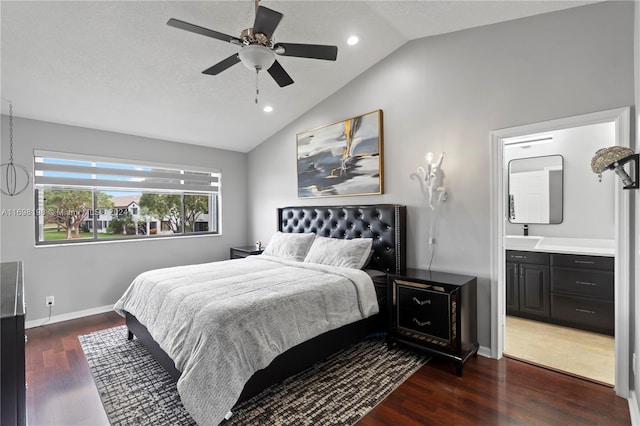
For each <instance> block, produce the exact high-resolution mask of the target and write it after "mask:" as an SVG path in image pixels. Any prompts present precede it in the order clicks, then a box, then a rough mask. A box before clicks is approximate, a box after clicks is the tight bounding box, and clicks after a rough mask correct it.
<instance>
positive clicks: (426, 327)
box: [398, 309, 451, 342]
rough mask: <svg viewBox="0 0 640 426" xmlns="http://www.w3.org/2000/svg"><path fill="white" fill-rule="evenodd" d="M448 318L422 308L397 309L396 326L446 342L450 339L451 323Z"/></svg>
mask: <svg viewBox="0 0 640 426" xmlns="http://www.w3.org/2000/svg"><path fill="white" fill-rule="evenodd" d="M448 318H449V317H446V318H443V317H442V316H441V315H438V314H434V313H432V312H428V311H427V310H424V309H422V310H415V309H404V310H398V328H401V329H402V328H404V329H406V330H408V331H411V332H414V333H419V334H424V335H426V336H429V337H433V338H435V339H439V340H443V341H445V342H448V341H450V340H451V323H450V321H448Z"/></svg>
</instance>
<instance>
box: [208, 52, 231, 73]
mask: <svg viewBox="0 0 640 426" xmlns="http://www.w3.org/2000/svg"><path fill="white" fill-rule="evenodd" d="M238 62H240V57H239V56H238V54H237V53H234V54H233V55H231V56H229V57H228V58H227V59H225V60H222V61H220V62H218V63H217V64H215V65H214V66H212V67H209V68H207V69H206V70H204V71H202V74H208V75H218V74H220V73H221V72H222V71H224V70H226V69H227V68H230V67H232V66H234V65H235V64H237V63H238Z"/></svg>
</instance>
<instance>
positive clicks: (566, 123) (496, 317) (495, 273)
mask: <svg viewBox="0 0 640 426" xmlns="http://www.w3.org/2000/svg"><path fill="white" fill-rule="evenodd" d="M609 122H613V123H614V124H615V144H616V145H619V146H623V147H627V148H630V147H631V108H630V107H624V108H617V109H612V110H607V111H600V112H595V113H589V114H583V115H577V116H573V117H566V118H561V119H557V120H550V121H544V122H540V123H533V124H528V125H524V126H517V127H510V128H506V129H499V130H494V131H492V132H490V138H489V143H490V144H491V146H490V152H491V162H490V168H491V197H490V202H491V210H490V214H491V216H490V217H491V220H490V222H491V223H490V233H491V235H490V242H491V246H490V247H491V256H490V262H491V357H492V358H495V359H500V358H501V357H502V352H503V350H504V334H505V331H504V327H505V315H506V312H505V311H506V309H505V302H506V289H505V275H506V274H505V247H504V235H505V220H506V219H507V211H506V202H505V201H504V200H506V194H505V185H504V182H505V181H506V178H507V177H506V170H504V167H503V163H504V143H503V140H504V139H505V138H510V137H515V136H522V135H526V134H532V133H542V132H549V131H553V130H559V129H566V128H570V127H577V126H587V125H590V124H599V123H609ZM588 166H589V165H588V164H585V167H588ZM594 178H595V175H594ZM622 186H623V185H622V184H621V183H620V182H616V186H615V199H614V204H615V275H614V281H615V283H614V291H615V309H614V310H615V386H614V389H615V392H616V394H617V395H619V396H621V397H624V398H628V397H629V353H630V352H629V350H630V334H629V333H630V330H629V321H630V296H629V295H630V290H629V286H630V276H631V265H630V254H631V237H632V236H631V193H630V191H625V190H623V189H622Z"/></svg>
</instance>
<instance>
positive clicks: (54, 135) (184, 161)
mask: <svg viewBox="0 0 640 426" xmlns="http://www.w3.org/2000/svg"><path fill="white" fill-rule="evenodd" d="M18 112H19V106H18V105H14V113H18ZM8 131H9V130H8V117H7V116H4V115H3V116H2V159H3V160H2V161H3V162H6V161H7V160H6V159H7V157H8V149H9V147H8V145H9V137H8ZM34 149H43V150H51V151H62V152H77V153H82V154H89V155H96V156H108V157H116V158H119V157H121V158H128V159H140V160H147V161H157V162H162V163H171V164H178V165H194V166H202V167H211V168H217V169H220V170H222V185H223V186H222V233H223V234H222V235H221V236H202V237H188V238H165V239H157V240H156V239H154V240H137V241H119V242H109V243H98V244H95V243H94V244H81V245H78V244H72V245H66V246H57V247H51V246H49V247H43V246H39V247H35V225H34V218H33V217H15V216H2V217H1V218H0V219H1V220H0V232H1V236H0V244H1V246H0V257H1V260H2V261H3V262H6V261H13V260H22V261H23V262H24V274H25V285H26V302H27V320H28V321H29V320H35V319H40V318H46V317H47V315H48V309H47V308H45V306H44V300H45V296H49V295H53V296H55V306H54V308H53V312H52V314H53V315H54V316H56V315H63V314H68V313H73V312H78V311H83V310H87V309H94V308H97V307H103V306H106V305H110V304H113V303H115V301H116V300H117V299H118V298H119V297H120V296H121V295H122V293H123V292H124V290H125V289H126V288H127V286H128V285H129V284H130V283H131V281H132V280H133V278H135V276H136V275H137V274H138V273H140V272H143V271H145V270H148V269H152V268H158V267H166V266H172V265H184V264H190V263H202V262H210V261H214V260H221V259H225V258H228V256H229V247H230V246H232V245H236V244H245V243H246V241H247V233H246V222H247V216H246V211H247V196H246V187H247V156H246V154H242V153H238V152H231V151H223V150H216V149H211V148H205V147H200V146H195V145H186V144H178V143H174V142H167V141H161V140H156V139H147V138H142V137H137V136H131V135H125V134H121V133H112V132H104V131H100V130H92V129H86V128H81V127H72V126H65V125H61V124H53V123H48V122H43V121H36V120H28V119H21V118H16V117H14V158H15V161H16V162H18V163H20V164H23V165H26V166H27V167H28V168H29V169H31V168H32V164H33V150H34ZM1 200H2V204H1V208H2V209H18V208H19V209H22V208H24V209H33V208H34V196H33V189H32V188H31V187H30V188H29V189H28V190H27V191H26V192H25V193H23V194H21V195H19V196H16V197H7V196H2V197H1Z"/></svg>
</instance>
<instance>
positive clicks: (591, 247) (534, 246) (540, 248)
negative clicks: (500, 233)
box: [504, 235, 615, 257]
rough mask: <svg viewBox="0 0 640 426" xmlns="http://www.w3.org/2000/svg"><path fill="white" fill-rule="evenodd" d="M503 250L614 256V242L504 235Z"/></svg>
mask: <svg viewBox="0 0 640 426" xmlns="http://www.w3.org/2000/svg"><path fill="white" fill-rule="evenodd" d="M504 248H505V250H522V251H535V252H542V253H563V254H578V255H590V256H607V257H613V256H615V241H614V240H604V239H595V238H559V237H537V236H522V235H505V237H504Z"/></svg>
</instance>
